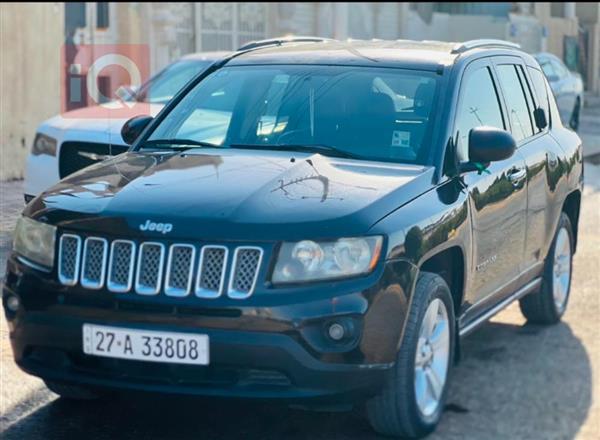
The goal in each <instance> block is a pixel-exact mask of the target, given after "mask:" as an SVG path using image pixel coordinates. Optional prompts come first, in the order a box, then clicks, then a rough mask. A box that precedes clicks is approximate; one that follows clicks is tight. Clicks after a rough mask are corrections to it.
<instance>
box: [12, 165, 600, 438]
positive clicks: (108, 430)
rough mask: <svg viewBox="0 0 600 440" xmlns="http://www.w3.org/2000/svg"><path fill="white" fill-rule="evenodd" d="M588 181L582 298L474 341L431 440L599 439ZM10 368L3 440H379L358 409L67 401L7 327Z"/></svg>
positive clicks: (597, 290)
mask: <svg viewBox="0 0 600 440" xmlns="http://www.w3.org/2000/svg"><path fill="white" fill-rule="evenodd" d="M586 181H587V186H586V190H585V194H584V204H583V212H582V217H581V223H580V231H581V232H580V237H581V240H580V247H579V250H578V253H577V255H576V258H575V266H574V282H573V294H572V299H571V303H570V306H569V310H568V311H567V313H566V315H565V319H564V322H563V323H561V324H559V325H556V326H553V327H549V328H543V327H537V326H532V325H526V324H525V322H524V319H523V318H522V316H521V315H520V313H519V310H518V307H516V306H512V307H510V308H509V309H507V310H506V311H504V312H503V313H501V314H500V315H499V316H497V317H496V318H494V319H493V321H492V322H490V323H489V324H487V325H485V326H484V327H483V328H481V329H480V330H478V331H477V332H475V333H474V334H473V335H472V336H470V337H469V338H467V339H466V341H465V344H464V347H463V348H464V358H463V361H462V362H461V363H460V364H459V365H458V366H457V367H456V368H455V370H454V375H453V379H452V385H451V389H450V394H449V404H448V406H447V410H446V414H445V416H444V419H443V421H442V423H441V425H440V427H439V430H438V431H437V433H436V434H434V435H433V436H431V437H430V438H431V439H435V440H437V439H477V440H484V439H511V440H512V439H544V440H546V439H572V438H577V439H584V440H587V439H590V440H591V439H594V440H595V439H598V438H600V345H599V341H598V331H599V330H600V319H599V318H598V317H599V316H600V287H599V286H600V230H599V229H598V225H599V224H600V209H599V207H600V167H599V166H594V165H592V164H591V163H590V164H588V166H587V168H586ZM1 189H2V193H1V194H0V195H1V196H2V197H1V198H0V201H1V202H2V203H1V205H0V208H1V215H0V252H1V253H2V254H0V259H2V260H3V258H4V256H3V254H4V252H5V250H6V249H7V246H8V243H9V237H10V234H9V232H8V231H9V229H10V228H11V227H12V225H13V224H14V219H15V217H16V215H17V213H18V212H19V209H20V206H21V204H20V203H21V202H20V196H18V195H19V194H20V193H21V192H20V191H21V188H20V183H19V182H16V183H8V184H5V183H3V184H2V188H1ZM15 194H16V195H15ZM0 265H2V266H3V265H4V262H3V261H0ZM2 270H3V268H2ZM0 361H1V363H0V433H1V437H2V439H3V440H10V439H32V440H34V439H48V440H54V439H71V438H84V437H85V438H89V439H117V438H119V439H120V438H122V439H179V438H181V439H193V438H194V439H203V440H208V439H229V438H231V439H233V438H235V439H240V438H242V439H284V438H285V439H322V440H325V439H327V440H329V439H372V438H377V437H376V436H375V435H374V434H373V433H372V431H371V430H370V428H369V426H368V424H367V422H366V421H365V420H364V419H363V418H361V417H360V416H359V415H358V414H356V413H311V412H304V411H300V410H291V409H288V408H285V407H282V406H274V405H257V404H255V403H247V402H235V403H232V402H227V401H215V400H209V401H207V400H197V399H181V398H163V397H161V398H157V397H155V396H146V395H137V396H131V397H128V398H126V399H125V398H119V399H115V400H111V401H108V402H102V403H89V404H71V403H68V402H63V401H61V400H60V399H57V396H56V395H54V394H52V393H51V392H49V391H47V390H46V389H45V388H44V387H43V385H42V383H41V382H40V381H39V380H38V379H35V378H32V377H29V376H27V375H25V374H23V373H22V372H20V371H19V370H18V369H17V368H16V366H15V365H14V363H13V362H12V358H11V353H10V349H9V344H8V332H7V329H6V323H5V322H3V321H2V322H0Z"/></svg>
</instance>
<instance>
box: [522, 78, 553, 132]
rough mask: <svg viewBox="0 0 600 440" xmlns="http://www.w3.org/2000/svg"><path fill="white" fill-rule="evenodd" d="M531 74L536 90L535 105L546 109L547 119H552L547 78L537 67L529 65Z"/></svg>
mask: <svg viewBox="0 0 600 440" xmlns="http://www.w3.org/2000/svg"><path fill="white" fill-rule="evenodd" d="M527 70H529V76H530V77H531V83H532V85H533V90H534V91H535V105H536V108H537V107H539V108H542V109H544V112H545V113H546V119H548V121H550V106H549V105H548V89H547V88H546V80H545V79H544V75H543V74H542V72H540V71H539V70H537V69H534V68H532V67H528V68H527Z"/></svg>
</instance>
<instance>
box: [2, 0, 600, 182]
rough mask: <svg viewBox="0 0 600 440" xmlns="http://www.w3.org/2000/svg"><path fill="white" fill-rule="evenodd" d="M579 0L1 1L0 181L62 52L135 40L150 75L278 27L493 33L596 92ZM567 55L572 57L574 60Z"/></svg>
mask: <svg viewBox="0 0 600 440" xmlns="http://www.w3.org/2000/svg"><path fill="white" fill-rule="evenodd" d="M590 5H591V6H586V4H583V3H577V4H576V3H572V2H570V3H534V2H501V3H368V2H362V3H361V2H356V3H331V2H321V3H283V2H282V3H241V2H240V3H236V2H230V3H185V2H179V3H160V2H159V3H140V2H123V3H106V2H98V3H46V4H7V3H3V4H1V5H0V15H1V17H0V18H1V24H2V27H1V29H0V57H1V59H0V65H1V67H0V69H1V70H0V74H1V93H2V99H1V100H0V101H1V103H0V106H1V108H0V112H1V121H0V148H1V149H2V150H1V153H0V162H1V163H0V179H1V180H4V179H9V178H19V177H22V175H23V169H24V161H25V158H26V155H27V151H28V150H29V148H30V146H31V143H32V142H33V138H34V136H35V127H36V126H37V124H39V122H41V121H42V120H44V119H45V118H47V117H50V116H52V115H54V114H57V113H59V111H60V109H61V97H60V69H61V61H60V50H61V47H62V45H63V44H64V43H65V42H69V41H71V42H74V43H75V44H92V45H94V44H142V45H147V47H148V48H149V58H150V70H151V72H156V71H158V70H159V69H161V68H162V67H164V66H166V65H167V64H168V63H170V62H171V61H173V60H175V59H177V58H179V57H181V56H182V55H185V54H187V53H191V52H202V51H213V50H234V49H235V48H237V47H239V46H240V45H242V44H244V43H246V42H248V41H252V40H257V39H263V38H268V37H273V36H280V35H286V34H296V35H318V36H323V37H330V38H337V39H346V38H357V39H372V38H381V39H398V38H404V39H418V40H421V39H428V40H447V41H463V40H468V39H474V38H500V39H506V40H511V41H515V42H518V43H520V44H521V45H522V47H523V48H524V49H525V50H527V51H529V52H539V51H548V52H552V53H555V54H557V55H558V56H560V57H561V58H563V59H565V58H567V59H569V60H570V67H571V68H574V69H579V70H580V71H582V73H583V75H584V78H585V79H586V86H587V88H588V89H589V90H590V91H593V92H596V93H599V92H600V84H599V80H598V76H599V72H598V70H599V64H600V44H599V35H600V31H599V26H600V25H599V17H598V15H599V11H598V4H597V3H595V4H594V3H592V4H590ZM573 54H576V57H575V59H574V60H573Z"/></svg>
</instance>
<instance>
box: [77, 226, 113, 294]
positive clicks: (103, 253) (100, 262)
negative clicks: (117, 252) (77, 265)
mask: <svg viewBox="0 0 600 440" xmlns="http://www.w3.org/2000/svg"><path fill="white" fill-rule="evenodd" d="M107 253H108V242H107V241H106V239H104V238H99V237H88V238H86V239H85V241H84V242H83V257H82V263H81V280H80V282H81V285H82V286H83V287H86V288H88V289H100V288H102V286H103V285H104V276H105V275H106V258H107Z"/></svg>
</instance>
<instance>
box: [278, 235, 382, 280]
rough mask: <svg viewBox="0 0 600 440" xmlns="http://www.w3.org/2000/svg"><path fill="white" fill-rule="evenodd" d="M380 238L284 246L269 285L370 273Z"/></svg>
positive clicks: (301, 242) (300, 242)
mask: <svg viewBox="0 0 600 440" xmlns="http://www.w3.org/2000/svg"><path fill="white" fill-rule="evenodd" d="M382 242H383V238H382V237H381V236H372V237H356V238H340V239H339V240H336V241H322V242H316V241H311V240H304V241H299V242H293V243H283V244H282V246H281V249H280V250H279V255H278V257H277V263H276V264H275V270H274V271H273V276H272V277H271V281H273V283H275V284H277V283H297V282H303V281H318V280H326V279H332V278H345V277H350V276H356V275H364V274H367V273H369V272H371V271H372V270H373V269H374V268H375V265H376V264H377V261H378V260H379V256H380V253H381V245H382Z"/></svg>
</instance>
